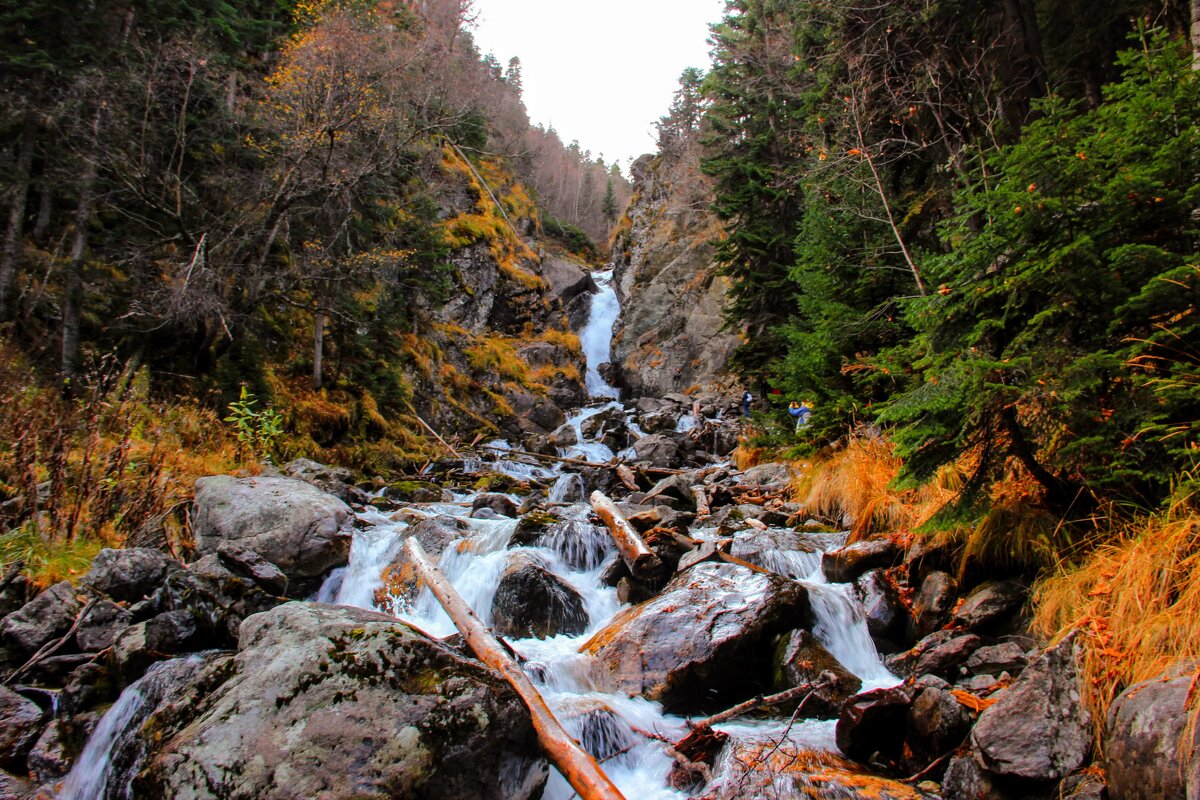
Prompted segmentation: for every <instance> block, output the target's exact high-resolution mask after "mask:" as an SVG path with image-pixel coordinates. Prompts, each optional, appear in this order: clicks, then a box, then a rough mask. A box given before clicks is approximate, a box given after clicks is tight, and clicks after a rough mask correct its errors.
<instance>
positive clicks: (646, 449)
mask: <svg viewBox="0 0 1200 800" xmlns="http://www.w3.org/2000/svg"><path fill="white" fill-rule="evenodd" d="M633 452H634V453H635V454H636V456H637V460H638V461H645V462H648V463H649V464H651V465H652V466H655V467H665V468H671V467H675V466H677V465H678V464H679V461H680V458H679V445H678V444H676V443H675V440H674V439H672V438H671V437H670V436H666V435H665V434H661V433H652V434H650V435H649V436H643V437H642V438H641V439H638V440H637V441H636V442H634V445H633Z"/></svg>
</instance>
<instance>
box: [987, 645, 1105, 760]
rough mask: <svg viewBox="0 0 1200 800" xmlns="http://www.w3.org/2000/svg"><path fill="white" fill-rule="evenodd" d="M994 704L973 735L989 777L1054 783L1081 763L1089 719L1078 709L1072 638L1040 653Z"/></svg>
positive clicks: (1087, 747)
mask: <svg viewBox="0 0 1200 800" xmlns="http://www.w3.org/2000/svg"><path fill="white" fill-rule="evenodd" d="M996 698H997V701H996V704H995V705H993V706H990V707H989V708H988V709H987V710H985V711H984V712H983V714H982V715H980V717H979V722H978V723H976V725H975V728H974V730H972V731H971V743H972V745H973V747H974V750H975V755H976V758H977V759H978V760H979V762H980V763H981V764H982V765H983V767H984V768H985V769H986V770H987V771H988V772H990V773H992V774H993V775H1000V776H1005V777H1012V778H1023V779H1026V780H1033V781H1052V780H1058V779H1059V778H1062V777H1063V776H1064V775H1066V774H1067V773H1069V772H1071V771H1072V770H1075V769H1077V768H1078V767H1079V766H1081V765H1082V764H1083V763H1084V760H1085V759H1086V758H1087V755H1088V752H1089V751H1090V749H1091V731H1090V718H1089V716H1088V713H1087V711H1086V710H1085V709H1084V707H1083V705H1082V704H1081V703H1080V692H1079V674H1078V671H1077V669H1076V664H1075V639H1074V637H1073V636H1068V637H1067V638H1066V639H1064V640H1063V641H1062V642H1060V643H1059V644H1057V645H1055V646H1054V647H1052V648H1050V649H1049V650H1047V651H1046V652H1045V653H1043V654H1042V656H1041V657H1040V658H1039V659H1038V660H1037V661H1035V662H1033V663H1032V664H1030V665H1029V666H1028V667H1026V669H1025V671H1024V672H1023V673H1021V677H1020V678H1018V679H1017V681H1016V682H1015V683H1014V684H1013V685H1012V686H1010V687H1009V688H1008V689H1005V690H1004V691H1003V692H1000V693H999V694H997V695H996Z"/></svg>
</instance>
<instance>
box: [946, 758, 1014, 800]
mask: <svg viewBox="0 0 1200 800" xmlns="http://www.w3.org/2000/svg"><path fill="white" fill-rule="evenodd" d="M942 796H943V797H946V798H961V799H962V800H1011V799H1010V797H1009V795H1007V794H1005V793H1004V792H1003V791H1001V790H1000V788H999V787H998V786H997V785H996V783H995V778H994V777H992V776H991V775H988V774H987V773H986V772H984V771H983V768H982V767H980V766H979V764H977V763H976V762H975V759H974V758H972V757H971V754H970V753H966V754H964V755H957V756H955V757H954V758H952V759H950V763H949V764H948V765H947V766H946V774H945V776H944V777H943V778H942Z"/></svg>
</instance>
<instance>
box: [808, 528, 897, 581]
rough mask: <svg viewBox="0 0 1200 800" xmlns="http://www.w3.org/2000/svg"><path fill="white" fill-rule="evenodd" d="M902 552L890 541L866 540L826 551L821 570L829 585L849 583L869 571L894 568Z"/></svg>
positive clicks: (822, 557)
mask: <svg viewBox="0 0 1200 800" xmlns="http://www.w3.org/2000/svg"><path fill="white" fill-rule="evenodd" d="M903 552H904V551H903V550H901V549H900V545H898V544H896V543H895V542H894V541H892V540H891V539H867V540H865V541H861V542H855V543H854V544H849V545H846V546H845V547H842V548H839V549H837V550H829V551H826V552H825V553H824V554H823V555H822V556H821V569H822V570H823V571H824V573H825V580H827V581H829V582H830V583H850V582H851V581H853V580H854V579H855V578H857V577H858V576H860V575H862V574H863V573H864V572H867V571H869V570H873V569H887V568H888V567H893V566H895V565H896V564H897V563H899V561H900V557H901V555H902V554H903Z"/></svg>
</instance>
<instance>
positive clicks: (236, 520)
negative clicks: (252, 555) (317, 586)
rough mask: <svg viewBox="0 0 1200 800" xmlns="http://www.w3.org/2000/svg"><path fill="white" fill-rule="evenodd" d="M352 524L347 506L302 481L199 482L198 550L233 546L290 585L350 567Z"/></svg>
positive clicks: (213, 479) (219, 479) (226, 478)
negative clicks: (267, 565)
mask: <svg viewBox="0 0 1200 800" xmlns="http://www.w3.org/2000/svg"><path fill="white" fill-rule="evenodd" d="M350 520H351V512H350V507H349V506H347V505H346V504H345V503H344V502H343V501H341V500H340V499H338V498H337V497H334V496H333V495H331V494H326V493H325V492H322V491H320V490H319V489H317V488H315V487H313V486H310V485H309V484H307V483H305V482H304V481H298V480H294V479H292V478H233V477H230V476H228V475H216V476H212V477H208V478H200V479H199V480H197V481H196V513H195V517H194V518H193V520H192V531H193V533H194V534H195V537H196V549H197V550H198V551H200V552H201V553H215V552H216V551H217V549H218V548H219V547H220V545H221V544H222V543H223V542H233V543H236V544H239V545H241V546H243V547H246V548H249V549H250V550H253V551H254V552H256V553H258V554H259V555H261V556H262V557H263V558H265V559H266V560H267V561H270V562H271V563H272V564H274V565H275V566H277V567H279V568H280V569H281V570H283V572H284V574H286V575H287V576H288V578H289V579H290V580H292V581H296V580H301V581H303V580H304V579H314V578H319V577H321V576H323V575H324V574H325V573H326V572H328V571H329V570H331V569H333V568H334V567H338V566H342V565H343V564H345V563H346V560H347V557H348V555H349V552H350V530H349V523H350Z"/></svg>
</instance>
